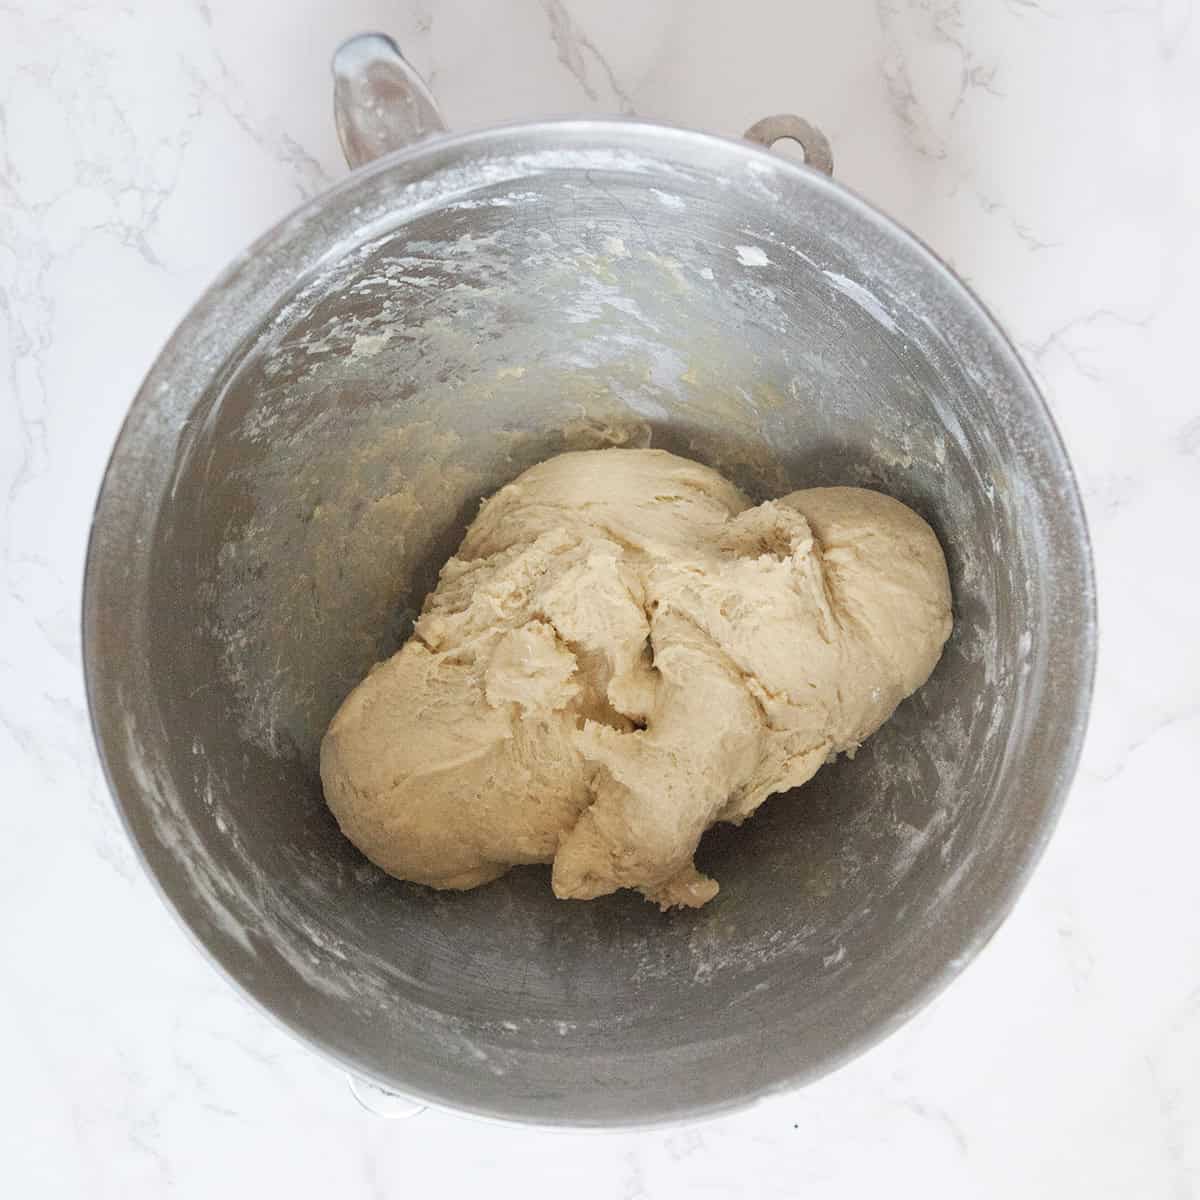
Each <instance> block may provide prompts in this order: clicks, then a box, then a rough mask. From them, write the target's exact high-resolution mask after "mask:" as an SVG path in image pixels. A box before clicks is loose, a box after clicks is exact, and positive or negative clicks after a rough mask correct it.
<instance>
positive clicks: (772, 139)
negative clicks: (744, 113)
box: [745, 113, 833, 175]
mask: <svg viewBox="0 0 1200 1200" xmlns="http://www.w3.org/2000/svg"><path fill="white" fill-rule="evenodd" d="M745 136H746V138H747V139H748V140H749V141H751V142H757V143H758V144H759V145H760V146H766V147H767V148H768V149H769V148H770V147H771V146H773V145H775V143H776V142H778V141H781V140H788V141H793V142H797V143H799V145H800V146H801V147H802V148H803V150H804V165H805V166H807V167H812V168H813V170H814V171H821V172H822V173H823V174H825V175H832V174H833V150H832V149H831V148H830V145H829V139H828V138H827V137H826V136H825V135H824V134H823V133H822V132H821V131H820V130H819V129H818V128H817V127H816V126H815V125H813V124H812V123H811V122H809V121H806V120H805V119H804V118H803V117H797V116H795V115H793V114H792V113H778V114H776V115H775V116H773V117H763V119H762V120H761V121H756V122H755V123H754V124H753V125H751V126H750V128H749V129H747V130H746V133H745Z"/></svg>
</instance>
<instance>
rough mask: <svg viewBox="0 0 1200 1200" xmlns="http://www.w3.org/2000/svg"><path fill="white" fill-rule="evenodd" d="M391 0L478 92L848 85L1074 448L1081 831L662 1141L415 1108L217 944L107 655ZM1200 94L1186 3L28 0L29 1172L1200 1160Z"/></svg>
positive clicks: (14, 883)
mask: <svg viewBox="0 0 1200 1200" xmlns="http://www.w3.org/2000/svg"><path fill="white" fill-rule="evenodd" d="M369 28H379V29H384V30H387V31H388V32H391V33H392V34H393V35H394V36H395V37H396V38H397V39H398V40H399V41H400V43H401V44H402V46H403V47H404V49H405V52H406V53H407V54H408V55H409V57H410V58H411V59H412V61H413V62H414V63H415V64H416V66H417V67H418V68H419V69H420V70H421V71H423V72H424V73H425V75H426V77H427V78H428V79H429V80H430V83H431V86H432V88H433V91H434V94H435V95H436V97H437V100H438V102H439V104H440V105H441V106H442V108H443V110H444V113H445V115H446V117H447V120H448V121H449V123H450V124H451V125H452V127H454V128H457V129H466V128H473V127H477V126H482V125H485V124H488V123H494V122H499V121H506V120H516V119H521V118H529V117H538V116H545V115H550V114H565V113H578V114H613V113H624V114H636V115H638V116H642V117H649V118H657V119H661V120H665V121H671V122H675V123H679V124H683V125H688V126H692V127H695V128H701V129H707V130H712V131H715V132H719V133H723V134H729V135H736V134H739V133H740V132H741V131H742V130H744V129H745V128H746V127H748V126H749V125H750V124H752V123H753V122H754V121H755V120H757V119H758V118H759V117H762V116H764V115H766V114H768V113H773V112H781V111H789V110H790V111H796V112H799V113H801V114H802V115H804V116H806V117H808V118H809V119H810V120H813V121H815V122H816V123H818V124H819V125H820V126H821V127H822V128H823V129H824V130H825V132H826V133H827V134H828V135H829V137H830V139H831V141H832V143H833V148H834V155H835V160H836V163H837V174H838V177H839V178H840V179H842V180H843V181H844V182H846V183H848V184H849V185H850V186H851V187H852V188H854V189H855V190H857V191H858V192H860V193H861V194H862V195H864V196H866V197H867V198H868V199H870V200H871V201H873V202H874V203H876V204H877V205H879V206H881V207H882V208H884V209H885V210H886V211H888V212H890V213H891V214H893V215H894V216H895V217H897V218H898V219H899V220H900V221H902V222H903V223H904V224H906V225H908V226H909V227H910V228H912V229H913V230H914V231H915V232H916V233H917V234H918V235H919V236H921V237H922V238H923V239H925V240H926V241H927V242H928V243H930V244H931V245H932V246H933V247H934V248H935V249H936V250H937V251H938V252H939V253H940V254H941V255H942V256H943V257H945V258H946V259H947V260H948V261H950V262H951V263H952V264H953V266H954V267H955V269H956V270H958V271H959V272H960V274H962V275H963V276H964V278H966V279H967V280H968V281H969V282H970V283H971V284H972V286H973V287H975V288H976V289H977V290H978V292H979V293H980V294H981V296H982V297H983V298H984V300H985V301H986V302H987V303H988V304H989V306H991V307H992V309H993V310H994V311H995V312H996V313H997V315H998V316H999V318H1000V319H1001V321H1002V322H1003V324H1004V325H1005V326H1006V328H1007V329H1008V330H1009V332H1010V334H1011V336H1012V338H1013V340H1014V342H1015V343H1016V345H1017V346H1018V348H1019V349H1020V350H1021V352H1022V353H1023V355H1024V356H1025V358H1026V361H1027V362H1028V363H1029V365H1030V367H1031V368H1032V369H1033V371H1034V372H1035V373H1036V374H1037V376H1038V377H1039V379H1040V381H1041V383H1042V384H1043V386H1044V388H1045V390H1046V394H1047V397H1048V399H1049V401H1050V403H1051V405H1052V407H1053V410H1054V413H1055V416H1056V418H1057V420H1058V422H1059V424H1060V427H1061V429H1062V432H1063V436H1064V438H1065V439H1066V441H1067V443H1068V446H1069V449H1070V451H1071V454H1072V456H1073V459H1074V462H1075V465H1076V468H1077V471H1078V474H1079V479H1080V484H1081V487H1082V490H1083V493H1084V497H1085V501H1086V504H1087V507H1088V514H1089V519H1090V521H1091V527H1092V533H1093V537H1094V540H1095V551H1096V563H1097V570H1098V578H1099V590H1100V611H1101V660H1100V668H1099V675H1098V678H1097V695H1096V704H1095V709H1094V715H1093V719H1092V723H1091V727H1090V732H1089V738H1088V743H1087V747H1086V750H1085V754H1084V761H1083V765H1082V768H1081V770H1080V773H1079V777H1078V780H1077V782H1076V785H1075V788H1074V791H1073V794H1072V797H1071V800H1070V801H1069V803H1068V805H1067V809H1066V813H1065V815H1064V818H1063V820H1062V823H1061V825H1060V827H1059V830H1058V833H1057V834H1056V836H1055V838H1054V840H1053V842H1052V844H1051V847H1050V849H1049V851H1048V853H1047V855H1046V857H1045V859H1044V861H1043V863H1042V865H1041V867H1040V868H1039V870H1038V871H1037V873H1036V875H1035V877H1034V879H1033V881H1032V883H1031V884H1030V887H1029V889H1028V890H1027V892H1026V894H1025V896H1024V897H1023V899H1022V900H1021V902H1020V904H1019V905H1018V906H1017V909H1016V911H1015V912H1014V914H1013V916H1012V917H1011V919H1010V920H1009V921H1008V922H1007V924H1006V925H1005V926H1004V928H1003V929H1002V930H1001V932H1000V933H999V935H998V936H997V937H996V938H995V939H994V941H993V942H992V943H991V944H990V945H989V947H988V948H987V949H986V951H985V952H984V953H983V954H982V955H981V956H980V957H979V959H978V960H977V962H976V963H974V964H973V965H972V966H971V967H970V968H969V969H968V970H967V971H966V973H965V974H964V975H963V976H962V978H961V979H960V980H959V981H958V982H957V983H956V984H955V985H954V986H953V987H952V988H951V989H950V990H949V991H948V992H946V993H945V994H944V995H943V996H942V997H941V998H940V999H939V1000H938V1001H937V1002H935V1003H934V1004H933V1005H932V1006H931V1007H930V1008H929V1009H927V1010H925V1011H924V1012H923V1013H922V1014H921V1015H920V1016H919V1017H918V1018H917V1019H916V1020H915V1021H913V1022H912V1023H911V1024H909V1025H908V1026H906V1027H905V1028H904V1029H903V1030H902V1031H900V1032H899V1033H898V1034H896V1035H895V1036H893V1037H892V1038H891V1039H889V1040H888V1041H886V1042H885V1043H884V1044H883V1045H881V1046H879V1047H878V1048H876V1049H875V1050H874V1051H872V1052H871V1053H869V1054H867V1055H866V1056H864V1057H863V1058H861V1059H860V1060H858V1061H856V1062H855V1063H853V1064H851V1065H850V1066H849V1067H847V1068H845V1069H844V1070H842V1071H840V1072H838V1073H837V1074H835V1075H833V1076H831V1077H830V1078H828V1079H826V1080H825V1081H823V1082H821V1083H819V1084H817V1085H815V1086H813V1087H811V1088H809V1089H807V1090H805V1091H802V1092H799V1093H796V1094H793V1095H788V1096H781V1097H778V1098H775V1099H772V1100H770V1101H768V1102H764V1103H762V1104H761V1105H759V1106H758V1107H756V1108H755V1109H753V1110H752V1111H749V1112H745V1113H742V1114H739V1115H737V1116H732V1117H729V1118H725V1119H722V1120H719V1121H714V1122H710V1123H707V1124H703V1125H698V1126H695V1127H692V1128H687V1129H677V1130H671V1131H667V1132H656V1133H644V1134H617V1135H611V1136H598V1137H596V1136H592V1137H589V1136H582V1135H573V1134H553V1135H551V1134H544V1133H539V1132H536V1131H526V1130H515V1129H509V1128H503V1127H498V1126H493V1125H487V1124H480V1123H475V1122H470V1121H467V1120H464V1119H459V1118H455V1117H451V1116H447V1115H443V1114H438V1113H433V1112H423V1113H421V1114H420V1115H418V1116H416V1117H413V1118H411V1119H410V1120H408V1121H406V1122H390V1121H385V1120H382V1119H381V1118H379V1117H376V1116H374V1115H372V1114H371V1113H368V1112H365V1111H364V1110H363V1109H362V1108H361V1107H359V1105H358V1104H356V1102H355V1101H354V1099H353V1098H352V1097H351V1095H350V1093H349V1091H348V1089H347V1087H346V1084H345V1080H344V1079H343V1078H342V1077H341V1076H340V1075H339V1073H338V1072H337V1071H336V1070H335V1069H334V1068H332V1067H331V1066H329V1065H328V1064H326V1063H324V1062H322V1061H321V1060H319V1059H317V1058H316V1057H315V1056H313V1055H312V1054H310V1053H309V1052H308V1051H307V1050H305V1049H304V1048H303V1047H301V1046H299V1045H297V1044H295V1043H293V1042H292V1041H291V1040H290V1039H289V1038H288V1037H287V1036H286V1035H285V1034H283V1033H282V1032H280V1031H279V1030H277V1029H276V1028H275V1027H274V1026H273V1025H272V1024H271V1023H270V1022H268V1021H267V1020H266V1019H265V1018H264V1017H262V1016H261V1015H260V1014H259V1013H257V1012H256V1011H254V1010H252V1009H251V1008H250V1007H248V1006H247V1005H246V1004H245V1003H244V1002H243V1001H242V1000H241V999H240V998H239V997H238V996H237V995H235V994H234V992H233V991H232V990H231V989H230V988H229V987H228V986H227V985H226V984H225V983H224V982H223V981H222V980H221V979H220V978H219V977H218V976H217V974H216V973H215V972H214V971H213V970H212V969H211V968H210V967H209V966H208V965H207V963H206V962H205V961H204V960H203V959H202V958H201V956H200V955H199V954H198V953H197V952H196V951H195V950H194V949H193V947H192V946H191V945H190V944H189V943H188V940H187V938H186V937H185V936H183V935H182V934H181V931H180V930H179V929H178V928H177V927H176V926H175V924H174V922H173V921H172V919H171V918H170V917H169V915H168V914H167V913H166V911H165V910H164V908H163V907H162V905H161V904H160V903H159V901H158V900H157V898H156V897H155V896H154V894H153V891H152V888H151V886H150V884H149V883H148V882H147V880H146V879H145V878H144V877H143V875H142V872H141V870H140V868H139V867H138V866H137V864H136V863H135V861H134V858H133V855H132V852H131V850H130V849H129V848H128V846H127V845H126V841H125V838H124V835H123V834H122V832H121V831H120V829H119V827H118V824H117V821H116V818H115V815H114V813H113V809H112V806H111V803H110V801H109V799H108V796H107V793H106V790H105V786H104V783H103V781H102V779H101V777H100V772H99V768H98V766H97V762H96V757H95V754H94V751H93V749H92V742H91V734H90V731H89V729H88V720H87V715H86V707H85V703H84V698H83V690H82V682H81V677H80V669H79V632H78V626H79V619H78V614H79V591H80V583H81V578H82V564H83V554H84V549H85V544H86V538H87V532H88V524H89V520H90V516H91V507H92V503H93V499H94V496H95V492H96V489H97V487H98V484H99V480H100V477H101V474H102V471H103V468H104V463H105V460H106V458H107V455H108V451H109V448H110V446H111V443H112V439H113V437H114V436H115V433H116V430H117V428H118V426H119V423H120V421H121V419H122V417H123V415H124V412H125V409H126V407H127V405H128V403H129V400H130V397H131V396H132V394H133V392H134V390H135V389H136V387H137V384H138V382H139V380H140V378H141V376H142V375H143V374H144V372H145V370H146V368H147V366H148V365H149V364H150V362H151V361H152V360H153V358H154V355H155V354H156V352H157V350H158V348H159V346H160V345H161V344H162V342H163V340H164V339H165V338H166V336H167V335H168V333H169V332H170V329H171V327H172V325H173V324H174V322H175V321H177V320H178V319H179V318H180V317H181V316H182V315H183V313H184V312H185V311H186V310H187V308H188V306H189V305H190V304H191V302H192V301H193V300H194V299H195V297H196V296H197V295H198V293H199V291H200V290H201V289H202V288H203V286H204V285H205V283H206V282H207V281H208V280H209V279H211V278H212V276H213V275H215V274H216V272H217V271H218V270H219V269H220V268H221V267H222V266H223V264H224V263H225V262H226V261H227V260H228V259H229V258H230V257H231V256H233V255H234V254H235V253H237V252H238V251H239V250H241V249H242V248H243V247H244V246H245V245H246V244H247V243H248V242H250V241H251V240H252V239H253V238H254V237H255V236H257V234H258V233H260V232H261V231H262V230H263V229H265V228H266V227H267V226H268V225H269V224H270V223H271V222H272V221H274V220H275V219H277V218H278V217H279V216H281V215H282V214H284V213H285V212H286V211H288V210H289V209H290V208H292V207H293V206H294V205H295V204H296V203H297V202H298V201H299V200H301V199H303V198H304V197H307V196H310V195H313V194H315V193H317V192H319V191H320V190H321V189H322V188H324V187H326V186H327V185H328V184H329V183H331V182H332V181H334V180H336V179H338V178H340V177H341V176H342V174H343V172H344V167H343V165H342V162H341V157H340V154H339V152H338V147H337V141H336V136H335V133H334V128H333V122H332V118H331V115H330V91H331V84H330V79H329V74H328V67H327V63H328V56H329V53H330V51H331V50H332V48H333V46H334V45H335V44H336V43H337V42H338V41H339V40H340V39H341V38H343V37H345V36H347V35H349V34H351V33H353V32H357V31H359V30H362V29H369ZM1198 118H1200V27H1198V22H1197V20H1196V18H1195V13H1194V7H1193V4H1192V3H1191V2H1190V0H1122V2H1120V3H1112V4H1108V3H1103V4H1102V3H1092V2H1091V0H878V3H874V2H872V0H848V2H847V3H844V4H839V5H816V4H795V3H787V2H785V0H743V2H742V3H739V4H736V5H730V4H728V3H726V2H725V0H687V2H685V0H648V2H647V3H644V4H638V5H634V4H612V3H603V2H602V0H386V2H385V0H342V2H341V3H338V4H332V3H325V2H321V0H301V2H300V3H287V4H285V3H282V2H281V0H261V2H255V3H246V2H245V0H123V2H122V3H118V2H117V0H9V2H8V3H5V4H2V5H0V393H2V403H0V764H2V766H3V778H4V780H5V793H6V801H7V802H6V803H5V804H4V805H3V806H2V807H0V911H3V913H4V916H5V919H4V920H3V921H2V922H0V983H2V986H0V1008H2V1010H3V1011H2V1016H3V1019H2V1020H0V1061H3V1062H4V1064H5V1080H4V1083H5V1086H4V1089H3V1099H0V1117H2V1119H0V1151H2V1158H3V1163H4V1168H3V1174H4V1180H5V1185H6V1186H5V1191H6V1194H12V1195H14V1196H23V1197H24V1196H31V1197H32V1196H39V1197H41V1196H46V1197H58V1196H62V1197H76V1196H85V1195H86V1196H113V1197H122V1198H124V1197H140V1196H146V1197H165V1196H170V1197H189V1196H197V1197H200V1196H212V1195H215V1194H220V1195H234V1196H241V1195H247V1196H250V1195H259V1194H263V1195H267V1194H269V1195H288V1196H296V1197H307V1196H312V1197H323V1196H325V1195H328V1194H332V1193H334V1192H335V1191H336V1194H337V1195H338V1196H340V1197H345V1198H347V1200H349V1198H352V1197H353V1198H358V1197H363V1198H370V1197H382V1196H390V1195H396V1194H400V1193H401V1191H402V1190H403V1191H404V1192H412V1193H414V1194H419V1193H421V1192H423V1191H424V1192H430V1193H433V1192H436V1193H438V1194H445V1195H459V1194H467V1193H468V1192H469V1190H471V1189H475V1188H480V1187H485V1186H486V1187H492V1188H495V1189H497V1190H499V1191H500V1192H501V1193H502V1194H512V1195H517V1194H520V1195H522V1196H529V1197H539V1196H546V1197H549V1196H551V1195H557V1194H566V1193H571V1194H577V1195H579V1196H581V1197H584V1198H590V1197H596V1198H597V1200H599V1198H601V1197H604V1198H610V1197H617V1198H620V1200H639V1198H643V1197H659V1196H666V1197H670V1196H680V1197H682V1196H722V1197H724V1196H730V1195H736V1194H741V1193H743V1192H745V1193H747V1194H753V1195H755V1196H758V1197H763V1198H766V1200H770V1198H772V1197H785V1196H787V1197H790V1196H799V1195H820V1196H822V1197H843V1196H844V1197H860V1196H863V1195H870V1194H881V1195H887V1196H889V1197H905V1196H910V1195H911V1196H914V1197H915V1196H920V1197H922V1198H923V1200H928V1198H930V1197H941V1196H945V1197H959V1196H966V1195H969V1196H979V1197H995V1198H997V1200H999V1198H1001V1197H1003V1198H1008V1197H1012V1196H1018V1195H1019V1196H1022V1197H1029V1198H1035V1197H1047V1198H1049V1197H1054V1198H1055V1200H1061V1198H1062V1197H1074V1196H1079V1197H1087V1200H1104V1198H1108V1197H1112V1198H1114V1200H1116V1198H1118V1197H1119V1198H1121V1200H1124V1198H1126V1197H1131V1196H1137V1197H1163V1198H1164V1200H1185V1198H1187V1197H1198V1196H1200V938H1197V936H1196V932H1195V927H1196V919H1197V914H1200V875H1198V874H1197V872H1196V870H1195V846H1196V844H1197V841H1198V840H1200V806H1198V805H1197V803H1196V800H1197V795H1196V785H1195V780H1196V777H1197V772H1198V769H1200V689H1198V685H1197V682H1196V681H1197V679H1200V639H1198V638H1197V637H1196V636H1195V630H1194V622H1195V619H1196V618H1195V601H1194V597H1195V594H1196V590H1197V587H1198V585H1200V566H1198V565H1197V558H1196V554H1195V550H1194V542H1195V536H1194V528H1195V525H1196V521H1197V518H1198V517H1200V466H1198V463H1197V456H1198V454H1200V400H1198V399H1197V392H1196V385H1195V382H1194V374H1195V371H1194V366H1193V363H1192V360H1191V354H1190V352H1191V349H1192V346H1193V343H1194V340H1195V319H1196V312H1197V310H1198V309H1200V208H1198V204H1197V199H1196V198H1197V196H1200V119H1198ZM751 1179H752V1180H753V1182H750V1180H751Z"/></svg>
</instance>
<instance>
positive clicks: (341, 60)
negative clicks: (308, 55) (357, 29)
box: [332, 33, 446, 167]
mask: <svg viewBox="0 0 1200 1200" xmlns="http://www.w3.org/2000/svg"><path fill="white" fill-rule="evenodd" d="M332 65H333V81H334V82H333V115H334V120H335V121H336V122H337V131H338V139H339V140H340V141H341V143H342V153H343V154H344V155H345V156H346V162H347V163H349V164H350V166H351V167H361V166H362V165H363V164H364V163H369V162H370V161H371V160H372V159H373V158H378V157H379V156H380V155H382V154H387V153H389V152H390V151H392V150H400V149H402V148H403V147H405V146H409V145H411V144H412V143H413V142H419V141H420V140H421V139H422V138H427V137H431V136H432V135H434V134H438V133H445V131H446V123H445V122H444V121H443V120H442V114H441V113H440V112H438V108H437V105H436V104H435V103H434V100H433V96H432V95H430V92H429V88H428V87H426V86H425V81H424V80H423V79H422V78H421V76H420V75H418V74H417V73H416V71H414V70H413V69H412V67H411V66H409V64H408V62H407V61H406V60H405V58H404V55H403V54H401V53H400V48H399V47H398V46H397V45H396V43H395V42H394V41H392V39H391V38H390V37H388V36H387V34H384V33H360V34H358V35H357V36H356V37H352V38H350V39H349V40H348V41H345V42H343V43H342V44H341V45H340V46H339V47H338V48H337V50H335V51H334V54H333V64H332Z"/></svg>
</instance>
